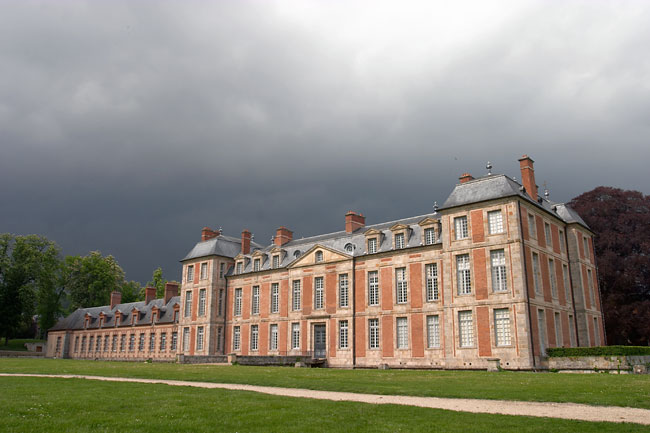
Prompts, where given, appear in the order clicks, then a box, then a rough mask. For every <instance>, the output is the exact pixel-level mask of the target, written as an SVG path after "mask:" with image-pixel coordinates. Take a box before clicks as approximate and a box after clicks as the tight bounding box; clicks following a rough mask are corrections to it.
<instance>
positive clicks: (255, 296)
mask: <svg viewBox="0 0 650 433" xmlns="http://www.w3.org/2000/svg"><path fill="white" fill-rule="evenodd" d="M258 314H260V286H258V285H256V286H253V287H252V288H251V315H252V316H256V315H258Z"/></svg>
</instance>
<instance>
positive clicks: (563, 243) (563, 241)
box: [560, 230, 566, 252]
mask: <svg viewBox="0 0 650 433" xmlns="http://www.w3.org/2000/svg"><path fill="white" fill-rule="evenodd" d="M565 249H566V242H565V240H564V231H563V230H560V251H562V252H564V251H565Z"/></svg>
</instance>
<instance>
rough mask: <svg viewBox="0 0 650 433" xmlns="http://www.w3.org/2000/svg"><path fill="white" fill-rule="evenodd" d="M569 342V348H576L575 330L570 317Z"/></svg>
mask: <svg viewBox="0 0 650 433" xmlns="http://www.w3.org/2000/svg"><path fill="white" fill-rule="evenodd" d="M569 341H570V342H571V347H576V328H575V322H574V321H573V316H571V315H569Z"/></svg>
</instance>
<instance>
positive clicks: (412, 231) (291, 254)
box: [228, 213, 440, 275]
mask: <svg viewBox="0 0 650 433" xmlns="http://www.w3.org/2000/svg"><path fill="white" fill-rule="evenodd" d="M425 218H433V219H436V220H439V219H440V215H439V214H437V213H433V214H427V215H420V216H415V217H409V218H402V219H399V220H395V221H388V222H384V223H379V224H373V225H369V226H365V227H362V228H359V229H357V230H355V231H354V232H352V233H348V232H346V231H339V232H334V233H328V234H323V235H317V236H310V237H307V238H300V239H294V240H291V241H289V242H287V243H286V244H284V245H282V246H281V247H277V246H276V245H275V244H271V245H268V246H266V247H264V248H262V249H260V250H259V252H260V253H262V255H261V259H262V260H261V263H260V265H261V266H260V270H261V271H263V270H267V269H271V266H272V259H271V255H272V254H271V250H273V249H274V248H280V249H281V250H282V251H283V254H282V255H281V257H280V265H279V267H281V268H282V267H286V266H288V265H290V264H291V263H293V262H294V261H296V260H298V259H299V258H300V257H301V256H302V255H303V254H304V253H305V252H307V251H309V250H310V249H312V248H313V247H314V246H316V245H318V246H322V247H325V248H329V249H332V250H334V251H337V252H340V253H343V254H347V255H350V256H353V257H358V256H362V255H366V236H365V232H366V231H368V230H370V229H374V230H378V231H380V232H381V233H382V235H383V236H381V237H380V239H379V244H378V245H377V253H382V252H385V251H392V250H393V241H394V240H393V236H392V232H391V231H390V228H391V227H392V226H394V225H395V224H403V225H406V226H408V227H409V235H408V236H407V239H405V244H406V245H405V248H413V247H419V246H421V245H423V244H424V240H423V239H424V236H423V230H422V227H420V225H418V223H419V222H420V221H422V220H423V219H425ZM438 243H440V242H438ZM346 247H348V248H350V247H351V248H352V251H351V252H350V251H349V250H347V249H346ZM253 254H255V251H252V252H251V254H246V255H245V256H244V257H245V263H244V268H243V270H242V273H247V272H252V270H253ZM233 271H234V269H233V268H231V269H230V272H229V273H228V275H232V272H233Z"/></svg>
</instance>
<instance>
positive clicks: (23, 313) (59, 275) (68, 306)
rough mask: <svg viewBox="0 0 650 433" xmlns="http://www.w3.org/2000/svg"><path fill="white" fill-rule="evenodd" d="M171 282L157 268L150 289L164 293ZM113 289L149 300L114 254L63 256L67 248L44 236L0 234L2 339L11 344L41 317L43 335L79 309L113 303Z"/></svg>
mask: <svg viewBox="0 0 650 433" xmlns="http://www.w3.org/2000/svg"><path fill="white" fill-rule="evenodd" d="M166 282H167V281H166V280H165V279H164V278H163V276H162V269H161V268H158V269H156V270H155V271H154V272H153V276H152V281H149V282H148V283H147V286H149V287H156V294H157V296H158V297H162V296H163V294H164V290H165V283H166ZM113 290H118V291H120V292H122V302H123V303H127V302H134V301H139V300H143V299H144V288H143V287H141V285H140V283H139V282H137V281H127V280H126V278H125V274H124V270H122V268H121V267H120V265H119V264H118V263H117V261H116V260H115V258H114V257H113V256H111V255H108V256H104V255H102V254H101V253H100V252H99V251H92V252H90V253H89V254H88V255H86V256H78V255H77V256H65V257H63V256H62V255H61V248H59V246H58V245H57V244H56V243H55V242H53V241H51V240H48V239H47V238H45V237H43V236H38V235H26V236H19V235H12V234H9V233H2V234H0V338H2V337H4V341H5V344H8V342H9V340H10V339H12V338H17V337H32V336H34V335H29V334H30V332H33V331H31V328H32V325H33V323H34V317H36V319H37V323H38V327H39V328H40V330H41V332H40V334H41V335H38V337H42V336H44V333H45V332H47V330H48V329H49V328H51V327H52V326H54V325H55V323H56V321H57V320H58V319H59V318H61V317H62V316H64V315H67V314H69V313H71V312H72V311H74V310H76V309H77V308H81V307H94V306H100V305H107V304H109V303H110V296H111V292H112V291H113Z"/></svg>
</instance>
